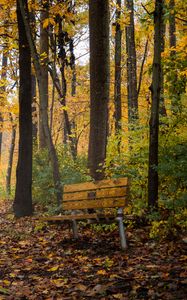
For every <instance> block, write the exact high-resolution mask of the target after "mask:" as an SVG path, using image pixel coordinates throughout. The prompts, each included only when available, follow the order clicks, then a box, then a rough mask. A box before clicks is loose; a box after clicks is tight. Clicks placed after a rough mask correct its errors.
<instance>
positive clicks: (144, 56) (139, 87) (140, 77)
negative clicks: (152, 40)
mask: <svg viewBox="0 0 187 300" xmlns="http://www.w3.org/2000/svg"><path fill="white" fill-rule="evenodd" d="M148 44H149V39H148V38H147V41H146V43H145V50H144V55H143V59H142V63H141V67H140V75H139V81H138V90H137V94H138V97H139V94H140V89H141V85H142V79H143V70H144V64H145V60H146V57H147V51H148Z"/></svg>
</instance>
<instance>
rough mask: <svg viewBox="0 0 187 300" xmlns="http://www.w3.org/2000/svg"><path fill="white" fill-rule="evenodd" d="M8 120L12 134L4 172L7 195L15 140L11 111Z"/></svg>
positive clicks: (9, 188) (14, 126)
mask: <svg viewBox="0 0 187 300" xmlns="http://www.w3.org/2000/svg"><path fill="white" fill-rule="evenodd" d="M10 121H11V123H12V134H11V142H10V150H9V159H8V167H7V172H6V194H7V195H8V196H9V195H10V194H11V175H12V164H13V157H14V148H15V140H16V124H13V118H12V115H11V113H10Z"/></svg>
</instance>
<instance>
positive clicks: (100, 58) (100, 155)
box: [88, 0, 110, 180]
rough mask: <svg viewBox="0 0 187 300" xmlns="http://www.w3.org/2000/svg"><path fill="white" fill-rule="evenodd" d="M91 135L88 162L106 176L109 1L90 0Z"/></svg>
mask: <svg viewBox="0 0 187 300" xmlns="http://www.w3.org/2000/svg"><path fill="white" fill-rule="evenodd" d="M89 27H90V136H89V151H88V166H89V168H90V174H91V176H92V177H93V178H94V179H95V180H100V179H102V178H103V177H104V171H103V164H104V161H105V158H106V144H107V134H108V101H109V79H110V73H109V63H110V62H109V56H110V53H109V1H108V0H106V1H103V0H89Z"/></svg>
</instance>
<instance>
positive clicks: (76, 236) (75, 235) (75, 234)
mask: <svg viewBox="0 0 187 300" xmlns="http://www.w3.org/2000/svg"><path fill="white" fill-rule="evenodd" d="M72 223H73V227H72V228H73V237H74V238H75V239H78V228H77V222H76V220H72Z"/></svg>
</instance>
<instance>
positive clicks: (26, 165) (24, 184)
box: [13, 0, 33, 217]
mask: <svg viewBox="0 0 187 300" xmlns="http://www.w3.org/2000/svg"><path fill="white" fill-rule="evenodd" d="M22 2H23V5H27V0H23V1H22ZM19 4H20V2H19V1H17V20H18V32H19V70H20V83H19V153H18V164H17V169H16V192H15V199H14V204H13V209H14V214H15V216H16V217H23V216H29V215H32V212H33V207H32V189H31V186H32V95H31V53H30V48H29V44H28V39H27V35H26V28H25V25H24V22H23V16H22V14H21V10H20V5H19Z"/></svg>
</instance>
